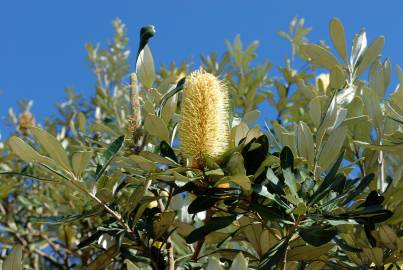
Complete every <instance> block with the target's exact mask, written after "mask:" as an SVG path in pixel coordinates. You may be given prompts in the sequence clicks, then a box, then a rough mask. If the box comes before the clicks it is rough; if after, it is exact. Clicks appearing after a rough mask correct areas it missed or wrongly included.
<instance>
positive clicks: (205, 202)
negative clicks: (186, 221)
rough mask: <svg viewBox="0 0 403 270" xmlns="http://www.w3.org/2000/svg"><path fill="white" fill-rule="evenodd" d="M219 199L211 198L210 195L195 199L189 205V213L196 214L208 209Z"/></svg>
mask: <svg viewBox="0 0 403 270" xmlns="http://www.w3.org/2000/svg"><path fill="white" fill-rule="evenodd" d="M218 201H219V200H216V199H213V198H210V197H209V196H200V197H197V198H196V199H194V200H193V201H192V202H191V203H190V204H189V206H188V213H189V214H196V213H199V212H202V211H206V210H208V209H210V208H211V207H213V206H214V205H215V204H216V202H218Z"/></svg>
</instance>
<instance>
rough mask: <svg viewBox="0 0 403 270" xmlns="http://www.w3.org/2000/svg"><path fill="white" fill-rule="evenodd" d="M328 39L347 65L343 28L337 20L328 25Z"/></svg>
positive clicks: (334, 19)
mask: <svg viewBox="0 0 403 270" xmlns="http://www.w3.org/2000/svg"><path fill="white" fill-rule="evenodd" d="M329 28H330V29H329V30H330V38H331V39H332V42H333V45H334V47H335V48H336V50H337V52H338V53H339V54H340V56H341V58H342V59H343V60H344V62H345V63H347V48H346V35H345V33H344V27H343V24H342V23H341V21H340V20H339V19H338V18H333V19H332V20H331V21H330V25H329Z"/></svg>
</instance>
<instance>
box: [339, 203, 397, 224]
mask: <svg viewBox="0 0 403 270" xmlns="http://www.w3.org/2000/svg"><path fill="white" fill-rule="evenodd" d="M391 216H393V212H392V211H389V210H385V209H383V207H382V205H372V206H368V207H365V208H359V209H356V210H354V211H351V212H347V213H343V214H340V215H339V217H342V218H345V219H347V218H351V219H354V220H355V221H357V222H358V223H361V224H365V223H381V222H384V221H385V220H387V219H389V218H390V217H391Z"/></svg>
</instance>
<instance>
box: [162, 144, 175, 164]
mask: <svg viewBox="0 0 403 270" xmlns="http://www.w3.org/2000/svg"><path fill="white" fill-rule="evenodd" d="M160 152H161V156H163V157H168V158H170V159H172V160H173V161H175V162H178V158H177V157H176V155H175V152H174V150H173V149H172V148H171V146H170V145H169V144H168V143H167V142H166V141H162V142H161V144H160Z"/></svg>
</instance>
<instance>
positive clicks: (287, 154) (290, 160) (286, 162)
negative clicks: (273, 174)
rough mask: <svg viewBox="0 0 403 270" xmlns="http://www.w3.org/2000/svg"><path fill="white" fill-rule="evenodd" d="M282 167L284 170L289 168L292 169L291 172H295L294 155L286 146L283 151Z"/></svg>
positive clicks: (281, 154) (281, 156)
mask: <svg viewBox="0 0 403 270" xmlns="http://www.w3.org/2000/svg"><path fill="white" fill-rule="evenodd" d="M280 166H281V168H283V169H284V170H285V169H287V168H291V170H294V155H293V154H292V151H291V149H290V148H289V147H288V146H284V148H283V150H281V153H280Z"/></svg>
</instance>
